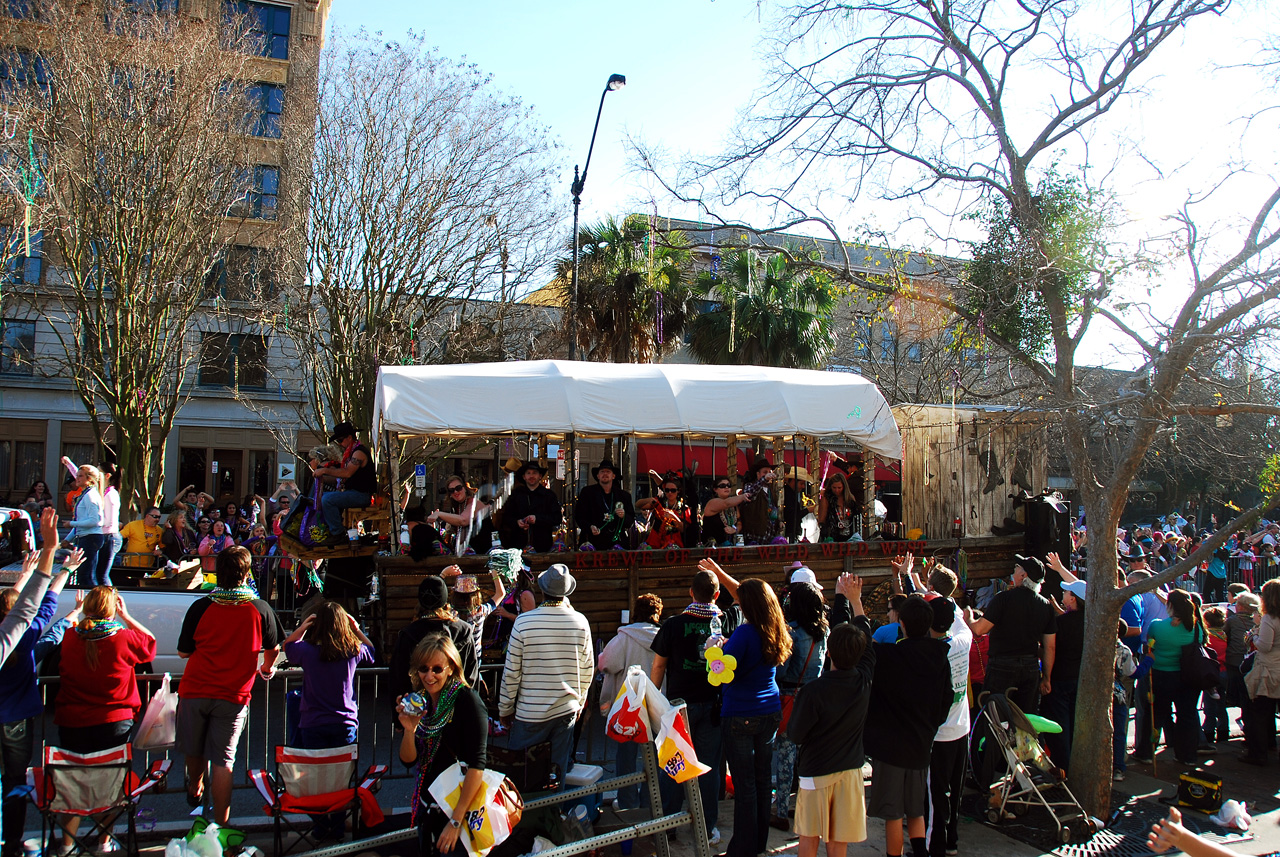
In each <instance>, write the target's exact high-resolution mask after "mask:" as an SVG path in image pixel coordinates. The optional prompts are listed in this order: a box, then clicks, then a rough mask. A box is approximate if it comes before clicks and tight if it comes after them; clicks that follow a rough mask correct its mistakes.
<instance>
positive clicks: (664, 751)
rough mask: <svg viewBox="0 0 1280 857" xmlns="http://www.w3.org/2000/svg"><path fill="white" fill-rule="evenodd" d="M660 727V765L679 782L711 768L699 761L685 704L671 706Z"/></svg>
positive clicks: (658, 740) (658, 738)
mask: <svg viewBox="0 0 1280 857" xmlns="http://www.w3.org/2000/svg"><path fill="white" fill-rule="evenodd" d="M660 724H661V725H660V726H659V727H658V737H657V741H656V743H657V745H658V767H660V768H662V771H663V773H665V774H666V775H667V776H669V777H671V779H673V780H675V781H676V782H677V783H683V782H685V781H686V780H691V779H693V778H694V777H700V776H702V775H703V774H705V773H707V772H709V771H710V770H711V769H710V768H709V767H707V766H706V765H704V764H702V763H701V762H699V761H698V754H697V753H695V752H694V750H693V737H692V736H690V734H689V720H688V717H687V715H686V714H685V705H684V703H681V704H680V705H678V706H675V707H673V708H670V709H669V710H668V711H667V713H666V714H664V715H663V716H662V718H661V720H660Z"/></svg>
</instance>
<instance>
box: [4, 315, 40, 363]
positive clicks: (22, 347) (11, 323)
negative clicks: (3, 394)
mask: <svg viewBox="0 0 1280 857" xmlns="http://www.w3.org/2000/svg"><path fill="white" fill-rule="evenodd" d="M35 354H36V323H35V322H34V321H19V320H17V319H9V318H6V319H0V374H3V375H30V374H31V372H32V369H33V368H34V366H35Z"/></svg>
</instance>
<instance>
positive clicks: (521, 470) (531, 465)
mask: <svg viewBox="0 0 1280 857" xmlns="http://www.w3.org/2000/svg"><path fill="white" fill-rule="evenodd" d="M526 470H536V471H538V472H539V473H541V474H542V475H543V476H546V475H547V468H545V467H543V466H542V465H540V464H538V462H536V461H526V462H525V463H524V464H521V465H520V466H519V467H517V468H516V472H515V477H516V481H517V482H520V481H522V480H523V479H524V474H525V471H526Z"/></svg>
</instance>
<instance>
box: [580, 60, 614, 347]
mask: <svg viewBox="0 0 1280 857" xmlns="http://www.w3.org/2000/svg"><path fill="white" fill-rule="evenodd" d="M626 85H627V78H626V77H625V76H624V75H621V74H611V75H609V82H608V83H606V84H605V85H604V92H602V93H600V106H599V107H597V108H596V124H595V125H594V126H593V127H592V129H591V145H589V146H588V147H587V162H586V163H585V164H583V166H582V174H581V175H579V174H578V165H577V164H574V165H573V184H572V185H571V186H570V188H569V192H570V193H571V194H573V284H572V286H571V288H570V293H569V359H570V360H575V359H577V355H578V206H579V205H580V204H581V203H582V189H583V188H584V187H586V184H587V170H588V169H590V168H591V151H592V150H593V149H595V147H596V132H597V131H599V130H600V114H601V113H602V112H604V97H605V96H606V95H608V94H609V93H610V92H616V91H617V90H619V89H622V87H624V86H626Z"/></svg>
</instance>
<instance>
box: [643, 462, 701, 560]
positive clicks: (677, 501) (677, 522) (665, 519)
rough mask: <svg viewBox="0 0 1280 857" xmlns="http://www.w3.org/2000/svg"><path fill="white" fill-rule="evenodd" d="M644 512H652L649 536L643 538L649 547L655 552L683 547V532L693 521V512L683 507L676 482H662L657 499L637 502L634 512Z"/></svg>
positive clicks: (644, 498)
mask: <svg viewBox="0 0 1280 857" xmlns="http://www.w3.org/2000/svg"><path fill="white" fill-rule="evenodd" d="M645 510H652V512H653V520H652V522H651V523H650V524H649V535H648V536H647V537H646V538H645V543H646V544H648V545H649V547H651V548H655V549H657V550H665V549H666V548H682V547H684V530H685V527H687V526H688V525H689V523H690V522H691V521H692V520H693V510H692V509H690V508H689V507H688V506H687V505H685V502H684V498H683V497H681V496H680V484H679V483H678V482H676V480H674V479H664V480H662V489H661V492H660V493H659V494H658V496H657V497H643V498H641V499H639V500H637V501H636V511H637V512H640V511H645Z"/></svg>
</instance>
